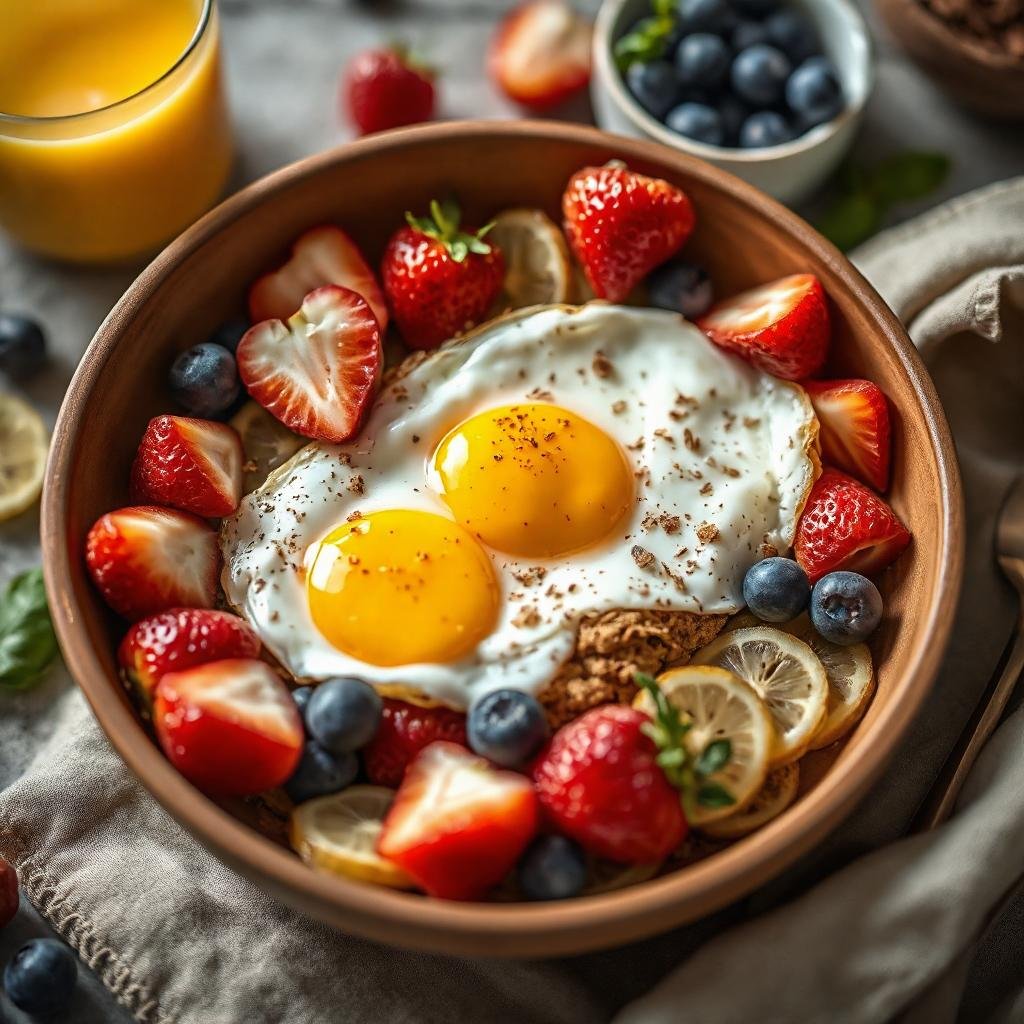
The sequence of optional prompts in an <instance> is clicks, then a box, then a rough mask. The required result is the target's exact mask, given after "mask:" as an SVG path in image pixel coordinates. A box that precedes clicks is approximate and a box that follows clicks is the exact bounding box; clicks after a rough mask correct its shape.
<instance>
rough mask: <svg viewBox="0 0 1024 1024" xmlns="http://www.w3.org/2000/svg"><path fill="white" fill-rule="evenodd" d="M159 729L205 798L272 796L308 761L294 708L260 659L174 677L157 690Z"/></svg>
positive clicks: (218, 663)
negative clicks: (267, 793) (303, 756)
mask: <svg viewBox="0 0 1024 1024" xmlns="http://www.w3.org/2000/svg"><path fill="white" fill-rule="evenodd" d="M153 724H154V725H155V727H156V735H157V738H158V739H159V740H160V746H161V747H163V750H164V753H165V754H166V755H167V759H168V760H169V761H170V762H171V764H173V765H174V767H175V768H177V769H178V771H179V772H181V774H182V775H184V776H185V778H186V779H188V780H189V782H191V783H193V784H194V785H196V786H198V787H199V788H200V789H201V790H203V792H205V793H214V794H217V795H221V796H249V795H251V794H253V793H262V792H263V791H264V790H266V789H273V788H274V787H275V786H280V785H282V784H283V783H284V782H286V781H287V780H288V778H289V776H290V775H291V774H292V772H293V771H294V770H295V766H296V765H297V764H298V763H299V757H300V755H301V753H302V743H303V739H304V736H303V730H302V719H301V718H300V717H299V711H298V708H296V706H295V701H293V700H292V698H291V695H290V694H289V693H288V688H287V687H286V686H285V685H284V683H283V682H282V681H281V678H280V676H278V675H277V673H276V672H275V671H274V670H273V669H272V668H271V667H270V666H269V665H268V664H267V663H266V662H264V661H257V660H255V659H253V658H228V659H225V660H223V661H211V662H209V663H208V664H206V665H200V666H198V667H197V668H190V669H187V670H186V671H184V672H170V673H168V674H167V675H165V676H164V677H163V678H162V679H161V680H160V682H159V684H158V685H157V688H156V701H155V703H154V706H153Z"/></svg>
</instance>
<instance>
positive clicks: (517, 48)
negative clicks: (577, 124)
mask: <svg viewBox="0 0 1024 1024" xmlns="http://www.w3.org/2000/svg"><path fill="white" fill-rule="evenodd" d="M590 39H591V26H590V22H589V21H587V20H586V19H585V18H583V17H582V16H581V15H580V14H578V13H577V12H576V11H574V10H573V9H572V7H571V6H570V5H569V4H567V3H564V2H562V0H533V2H532V3H525V4H521V5H520V6H519V7H515V8H513V10H511V11H510V12H509V13H508V14H507V15H506V16H505V18H504V20H503V21H502V22H501V24H500V25H499V26H498V30H497V32H496V33H495V35H494V39H493V40H492V42H491V48H490V54H489V57H488V65H489V68H490V72H491V77H492V78H493V79H494V80H495V82H496V83H497V84H498V87H499V88H500V89H501V90H502V91H503V92H504V93H505V95H506V96H508V98H509V99H511V100H514V101H515V102H516V103H521V104H522V105H523V106H526V107H530V108H532V109H533V110H546V109H548V108H549V107H553V106H555V105H557V104H558V103H561V102H562V101H563V100H565V99H568V97H569V96H571V95H572V94H573V93H575V92H578V91H579V90H580V89H582V88H583V87H584V86H585V85H586V84H587V82H588V81H589V80H590V49H591V46H590Z"/></svg>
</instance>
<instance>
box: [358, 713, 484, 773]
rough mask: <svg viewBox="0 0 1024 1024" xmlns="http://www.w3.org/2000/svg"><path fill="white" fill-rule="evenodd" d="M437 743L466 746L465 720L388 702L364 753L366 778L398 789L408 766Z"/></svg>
mask: <svg viewBox="0 0 1024 1024" xmlns="http://www.w3.org/2000/svg"><path fill="white" fill-rule="evenodd" d="M435 740H449V741H450V742H452V743H460V744H462V745H463V746H465V745H466V716H465V715H464V714H463V713H462V712H461V711H453V710H452V709H451V708H442V707H434V708H421V707H419V706H417V705H416V704H406V703H405V701H402V700H390V699H387V698H386V699H385V700H384V711H383V714H382V715H381V720H380V726H379V727H378V729H377V733H376V735H375V736H374V737H373V739H372V740H371V741H370V744H369V746H367V747H365V748H364V750H363V764H364V765H365V766H366V774H367V775H368V776H369V779H370V781H371V782H373V783H375V784H376V785H378V786H390V787H391V788H392V789H397V788H398V786H399V785H400V784H401V782H402V779H403V778H404V776H405V769H406V768H408V767H409V762H410V761H412V759H413V758H414V757H415V756H416V755H417V754H418V753H419V752H420V751H421V750H422V749H423V748H424V747H425V746H427V744H428V743H433V742H434V741H435Z"/></svg>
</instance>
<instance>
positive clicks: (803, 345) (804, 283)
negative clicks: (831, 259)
mask: <svg viewBox="0 0 1024 1024" xmlns="http://www.w3.org/2000/svg"><path fill="white" fill-rule="evenodd" d="M697 326H698V327H700V329H701V330H702V331H704V333H705V334H707V336H708V337H709V338H710V339H711V340H712V341H713V342H714V343H715V344H716V345H721V346H722V348H725V349H728V350H729V351H730V352H734V353H735V354H736V355H738V356H740V357H741V358H742V359H745V360H747V362H749V363H752V364H753V365H754V366H756V367H758V369H761V370H764V372H765V373H771V374H774V376H776V377H782V378H783V379H784V380H801V379H802V378H804V377H810V376H812V375H813V374H815V373H817V372H818V371H819V370H820V369H821V368H822V366H824V365H825V359H826V358H827V356H828V347H829V340H830V338H831V334H832V327H831V322H830V320H829V312H828V302H827V300H826V298H825V290H824V289H823V288H822V287H821V282H820V281H819V280H818V279H817V278H816V277H815V276H814V275H813V274H792V275H791V276H789V277H783V278H780V279H779V280H778V281H772V282H771V284H765V285H761V286H760V287H758V288H751V289H750V291H746V292H742V293H741V294H739V295H734V296H732V298H729V299H725V300H724V301H722V302H719V303H717V304H716V305H714V306H712V307H711V310H710V311H709V312H707V313H705V314H704V316H702V317H701V318H700V319H699V320H698V321H697Z"/></svg>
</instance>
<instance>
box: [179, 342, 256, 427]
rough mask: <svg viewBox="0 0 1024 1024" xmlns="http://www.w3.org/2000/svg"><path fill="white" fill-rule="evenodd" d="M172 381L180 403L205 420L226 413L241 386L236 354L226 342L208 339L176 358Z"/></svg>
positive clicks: (233, 402)
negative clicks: (218, 343)
mask: <svg viewBox="0 0 1024 1024" xmlns="http://www.w3.org/2000/svg"><path fill="white" fill-rule="evenodd" d="M169 384H170V388H171V394H172V395H173V396H174V400H175V401H176V402H177V403H178V404H179V405H181V406H182V407H183V408H184V409H186V410H187V411H188V412H190V413H192V415H193V416H200V417H203V418H205V419H210V418H212V417H214V416H221V415H223V414H224V413H226V412H227V411H228V410H229V409H230V408H231V406H232V405H234V404H235V399H236V398H238V392H239V390H240V388H241V384H240V382H239V380H238V367H236V366H235V357H234V356H233V355H232V354H231V353H230V352H229V351H228V350H227V349H226V348H225V347H224V346H223V345H214V344H212V343H211V342H208V341H206V342H203V343H202V344H201V345H195V346H194V347H192V348H190V349H188V350H187V351H185V352H182V353H181V355H180V356H178V358H177V359H175V360H174V363H173V365H172V366H171V373H170V378H169Z"/></svg>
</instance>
